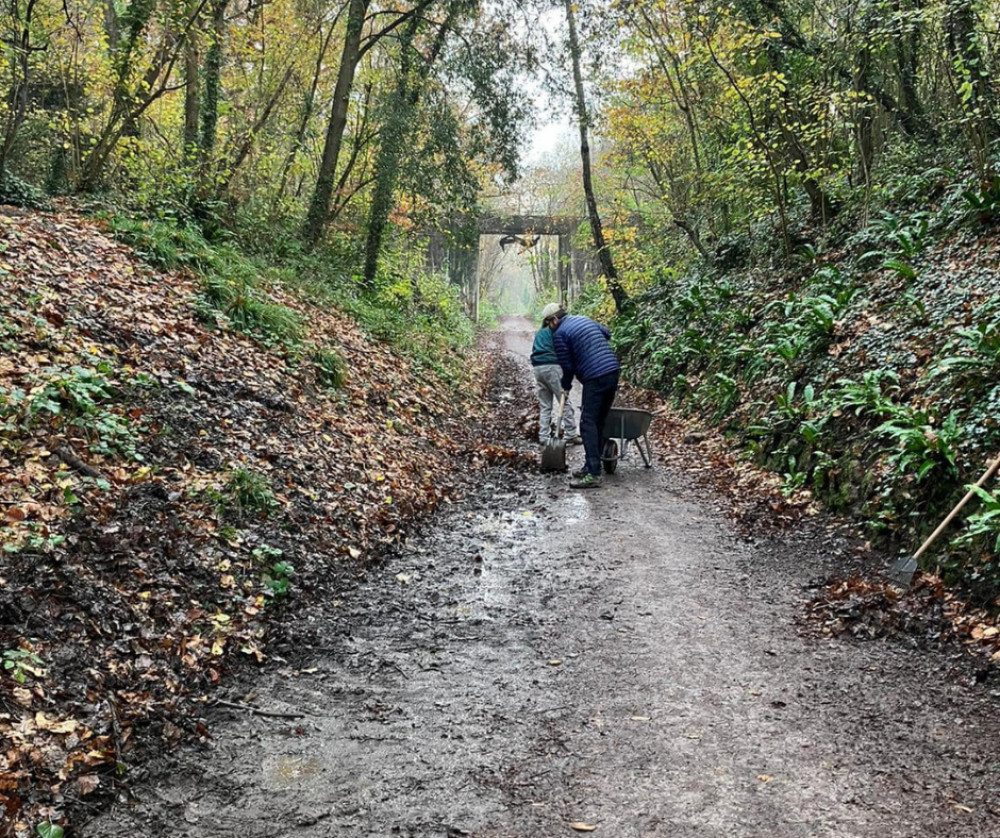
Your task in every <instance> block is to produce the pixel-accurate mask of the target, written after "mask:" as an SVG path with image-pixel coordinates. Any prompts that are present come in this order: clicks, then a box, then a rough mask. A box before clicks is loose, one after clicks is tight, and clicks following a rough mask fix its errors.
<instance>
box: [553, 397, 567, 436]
mask: <svg viewBox="0 0 1000 838" xmlns="http://www.w3.org/2000/svg"><path fill="white" fill-rule="evenodd" d="M565 409H566V391H565V390H563V391H562V395H561V396H560V397H559V413H558V415H557V416H556V419H555V422H554V423H553V424H554V425H555V427H556V428H557V431H556V433H557V434H558V436H559V439H562V438H563V423H562V418H563V411H564V410H565Z"/></svg>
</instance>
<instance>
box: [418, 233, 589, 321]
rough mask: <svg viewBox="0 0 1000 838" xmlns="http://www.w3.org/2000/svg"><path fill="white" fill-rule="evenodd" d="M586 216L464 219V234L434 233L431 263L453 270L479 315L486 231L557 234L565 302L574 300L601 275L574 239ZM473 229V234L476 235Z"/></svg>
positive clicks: (455, 280)
mask: <svg viewBox="0 0 1000 838" xmlns="http://www.w3.org/2000/svg"><path fill="white" fill-rule="evenodd" d="M582 221H583V219H581V218H577V217H572V216H547V215H488V216H481V217H479V218H477V219H467V220H465V221H464V222H462V221H459V222H458V223H456V224H455V225H454V226H453V229H454V230H455V231H464V239H465V243H462V238H463V235H462V233H459V232H456V234H454V235H446V234H444V233H442V232H439V231H434V232H432V233H430V234H429V236H428V248H427V265H428V267H429V268H430V269H431V270H433V271H447V273H448V277H449V279H450V280H451V281H452V282H453V283H455V284H456V285H459V286H461V287H462V289H463V296H464V298H465V301H466V307H467V309H468V313H469V315H470V316H471V317H472V318H473V319H475V320H478V319H479V293H480V277H479V251H480V244H481V241H482V238H483V237H484V236H497V237H500V238H502V237H504V236H518V237H522V238H523V237H524V236H526V235H531V236H556V237H557V239H558V259H557V260H556V270H557V272H558V276H557V280H558V287H559V301H560V302H561V303H563V304H564V305H565V304H568V303H570V302H571V301H572V300H574V299H575V298H576V297H577V295H579V293H580V291H581V290H582V288H583V286H584V285H585V283H586V282H587V280H589V279H591V278H592V277H594V276H596V275H597V272H598V270H597V264H596V259H594V255H593V253H592V252H591V251H590V250H581V249H580V248H578V247H575V246H574V244H573V239H574V236H575V233H576V231H577V230H578V229H579V227H580V224H581V222H582ZM470 233H471V235H470Z"/></svg>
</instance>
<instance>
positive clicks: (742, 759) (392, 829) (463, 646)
mask: <svg viewBox="0 0 1000 838" xmlns="http://www.w3.org/2000/svg"><path fill="white" fill-rule="evenodd" d="M527 329H530V326H529V324H527V323H518V322H514V323H508V324H507V333H506V334H505V339H506V341H507V345H508V347H509V348H511V349H513V350H515V351H518V352H523V348H524V343H525V340H527V339H529V338H530V332H527V333H522V331H523V330H527ZM524 374H525V376H527V375H528V373H527V371H526V370H525V373H524ZM573 457H574V458H575V459H580V458H582V452H579V451H575V452H573ZM605 484H606V485H605V486H604V487H603V488H602V489H601V490H599V491H590V492H578V493H574V492H572V491H571V490H569V489H568V488H567V487H566V479H565V478H564V477H562V476H558V477H545V476H541V475H520V476H517V477H513V476H511V475H510V474H509V473H501V472H497V473H494V474H493V475H492V476H491V477H489V478H487V480H486V482H485V484H484V485H483V486H482V490H481V493H480V495H479V497H478V498H476V499H473V501H472V502H471V503H470V504H468V505H466V506H465V507H464V508H461V509H455V510H453V511H452V512H450V513H449V514H446V515H444V516H441V517H440V519H439V521H438V523H437V524H436V525H435V526H434V528H433V529H432V530H431V531H429V532H427V533H426V534H425V535H423V536H422V537H420V538H418V539H413V540H412V541H411V543H410V544H409V545H408V547H407V549H406V550H405V551H404V552H403V553H401V554H400V555H398V556H396V557H394V558H392V559H391V560H389V561H388V562H387V563H386V564H385V565H384V566H383V567H381V568H375V569H374V570H373V572H372V573H371V574H370V576H369V577H368V578H367V579H362V580H359V581H358V583H357V585H356V586H355V587H353V588H351V589H349V590H343V591H341V592H339V593H338V594H337V598H336V599H331V600H329V601H326V602H324V603H323V604H322V606H315V607H313V608H312V609H311V610H306V611H304V612H303V613H301V614H300V615H299V616H298V621H297V624H296V625H297V626H298V628H297V629H296V632H297V633H296V634H294V635H292V638H291V642H290V643H289V646H288V649H287V651H286V653H285V654H286V657H287V659H288V663H287V664H286V665H284V666H278V667H275V669H274V671H272V672H271V673H270V674H268V675H266V676H265V677H264V678H263V679H258V680H257V682H256V683H255V684H254V685H253V687H252V695H245V696H244V698H245V699H246V700H247V701H248V702H249V703H252V704H253V705H254V706H255V707H258V708H263V709H266V710H268V711H273V712H282V713H297V714H302V717H301V718H296V719H292V718H278V717H270V716H261V715H255V714H249V713H247V712H244V711H242V710H234V709H232V708H218V709H215V710H213V711H211V713H212V714H213V715H211V716H210V722H211V725H210V727H211V730H212V740H211V743H210V744H209V746H207V747H205V748H201V749H192V750H187V751H182V752H181V753H179V754H175V755H173V756H168V757H164V758H163V759H162V761H161V762H160V763H159V764H157V765H154V766H151V767H150V776H149V779H148V781H147V782H145V783H140V784H139V785H138V788H137V792H138V794H137V798H138V799H137V801H133V802H131V803H127V804H122V805H120V806H119V807H118V808H116V809H115V810H113V811H112V812H110V813H108V814H106V815H104V816H102V817H100V818H98V819H96V820H94V821H93V822H91V823H90V824H89V825H87V826H86V827H85V828H84V829H83V830H82V834H83V835H85V836H92V837H93V838H97V837H98V836H100V838H111V836H122V837H123V838H124V836H134V835H139V834H141V835H146V836H191V837H192V838H194V836H213V835H229V834H231V835H239V836H261V838H263V836H268V838H275V837H276V836H288V838H291V836H295V838H312V836H317V838H318V836H333V835H338V836H339V835H344V836H383V837H384V836H393V835H399V836H412V837H413V838H418V837H419V838H424V837H425V836H427V838H429V837H430V836H442V837H443V836H465V835H469V836H476V837H477V838H501V836H502V837H503V838H535V837H536V836H541V837H542V838H544V837H545V836H558V835H571V834H575V833H574V831H573V829H572V827H571V826H570V824H571V823H572V822H585V823H587V824H591V825H594V826H596V827H597V829H596V831H595V833H594V834H596V835H606V836H614V838H629V837H630V836H636V838H638V836H643V837H644V838H645V836H671V838H686V837H687V836H692V837H693V836H699V838H703V837H704V838H707V837H708V836H718V838H723V837H724V838H742V836H747V838H749V836H760V838H764V836H767V838H792V836H796V837H798V836H801V838H824V837H825V836H829V838H853V837H854V836H858V837H859V838H860V836H866V837H867V836H871V838H875V837H876V836H878V838H892V837H893V836H898V838H924V837H925V836H926V838H932V836H933V838H949V837H950V836H954V838H959V836H961V838H975V836H983V837H984V838H985V836H996V835H998V834H1000V758H998V756H1000V721H998V716H1000V713H997V709H998V703H997V694H996V693H995V692H993V693H991V685H990V683H989V680H987V682H986V684H977V683H976V682H975V679H973V678H971V677H970V667H969V666H968V665H967V663H966V662H965V661H964V660H963V659H962V658H961V656H960V655H957V654H955V653H951V654H949V653H941V652H933V651H930V652H929V651H925V650H919V651H918V650H916V649H914V648H910V647H909V646H907V645H905V644H903V643H900V642H868V643H861V642H855V641H850V640H843V639H841V640H815V639H809V638H806V637H803V636H802V635H801V634H800V633H799V632H798V630H797V628H796V618H797V614H798V613H799V610H800V608H801V603H802V601H803V600H804V599H805V598H806V597H807V593H806V592H805V590H804V589H805V588H807V587H808V586H809V583H810V581H811V580H814V579H816V578H817V577H822V576H824V575H827V574H829V573H831V572H833V571H834V569H835V566H834V562H835V558H834V556H833V554H834V551H835V547H836V545H835V544H831V543H830V541H829V540H828V536H827V535H826V534H825V533H821V532H820V531H819V530H818V529H817V530H816V531H815V532H812V531H810V530H809V529H805V530H803V531H800V532H798V533H795V534H792V535H786V536H785V537H783V538H782V539H781V541H780V542H778V541H775V542H771V543H766V544H758V545H754V546H748V545H746V544H740V543H738V542H736V541H735V539H734V538H733V537H732V536H731V535H730V534H729V529H728V526H727V524H726V523H725V522H724V521H723V520H721V519H720V518H719V517H718V516H717V515H716V514H715V513H714V512H712V511H711V508H710V506H708V507H706V506H705V505H703V504H702V503H700V502H699V498H698V497H697V496H696V493H695V491H694V489H693V488H692V486H691V484H690V483H689V481H687V480H686V479H685V478H684V477H683V476H682V475H679V474H675V473H670V472H666V471H664V470H663V469H662V468H659V467H658V468H654V469H652V470H648V471H647V470H645V469H643V468H642V467H641V465H640V464H638V463H637V462H636V461H634V460H633V461H632V462H625V463H623V464H622V467H621V468H620V469H619V471H618V474H616V475H614V476H613V477H610V478H605ZM246 689H247V690H250V687H249V686H248V687H247V688H246ZM993 689H995V687H993Z"/></svg>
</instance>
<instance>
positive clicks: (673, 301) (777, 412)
mask: <svg viewBox="0 0 1000 838" xmlns="http://www.w3.org/2000/svg"><path fill="white" fill-rule="evenodd" d="M932 174H933V177H932V176H931V175H930V174H929V175H927V177H926V178H924V180H923V181H921V182H920V183H917V184H916V186H914V187H913V188H914V190H916V192H914V193H912V194H915V195H917V196H918V198H919V197H922V196H920V190H924V191H928V194H930V193H929V190H931V187H932V186H933V189H934V190H935V191H934V192H933V194H934V195H935V196H936V199H935V201H933V202H927V201H922V200H921V201H919V203H917V204H916V205H915V204H914V203H913V202H910V203H907V202H905V201H903V200H901V197H900V194H899V193H896V192H892V193H891V194H890V191H889V190H887V191H886V193H885V195H884V196H883V199H884V203H883V205H882V206H881V207H880V208H879V209H878V210H877V211H875V212H872V213H871V214H870V223H868V224H860V225H858V224H850V223H848V222H847V221H846V220H845V221H843V222H841V225H840V227H839V228H838V229H836V230H834V229H830V230H827V231H816V230H807V231H806V232H807V233H808V234H809V238H810V239H811V240H810V241H809V242H808V243H807V244H805V245H802V246H800V247H799V248H798V249H797V251H796V253H795V254H794V255H793V256H792V257H790V258H788V259H787V260H784V261H783V262H781V261H779V262H773V261H772V264H769V265H767V266H766V267H764V266H763V265H762V264H761V263H760V262H759V261H751V262H748V263H746V264H744V265H743V266H742V267H738V268H736V269H733V268H730V267H727V265H726V263H725V262H724V261H722V260H717V261H715V262H712V263H709V262H708V261H705V260H701V261H699V262H696V263H693V264H692V265H691V266H690V268H689V269H688V270H687V271H686V272H685V271H679V272H677V273H676V274H673V275H671V274H668V273H667V272H664V279H663V280H662V281H659V282H656V283H654V284H652V286H651V287H649V288H648V289H647V290H646V291H645V292H643V293H642V294H640V295H638V296H637V297H636V298H635V299H634V303H635V305H634V306H633V307H632V308H631V310H630V311H628V312H627V313H625V314H624V315H622V316H620V317H618V318H617V320H616V323H615V328H614V330H613V331H614V336H615V342H616V346H617V348H618V350H619V352H620V353H621V354H622V356H623V357H624V358H625V359H626V363H627V366H628V368H629V370H630V373H631V375H632V377H633V379H634V380H636V381H637V383H639V384H642V385H644V386H647V387H650V388H653V389H656V390H658V391H660V392H662V393H664V394H666V395H667V396H668V397H669V398H671V399H672V400H673V402H674V404H675V405H677V406H678V407H679V408H681V409H682V410H684V411H686V412H688V413H690V414H693V415H697V416H698V417H700V418H701V419H702V420H703V421H706V422H709V423H712V424H716V425H718V426H719V427H720V428H721V429H722V430H723V431H724V432H725V433H727V434H728V435H730V436H731V437H732V438H733V440H734V442H735V443H736V444H737V445H738V446H741V447H742V449H743V450H744V452H745V456H747V457H748V458H750V459H752V460H753V461H755V462H757V463H758V464H761V465H763V466H765V467H767V468H769V469H771V470H773V471H775V472H777V473H778V474H779V475H781V476H782V478H783V485H784V488H785V491H787V492H789V493H790V492H794V491H798V490H801V489H808V490H810V491H812V492H813V494H814V495H815V496H817V497H818V498H820V499H821V500H822V501H824V502H825V503H826V504H827V505H828V506H829V507H830V508H833V509H835V510H840V511H845V512H848V513H850V514H852V515H854V516H856V517H858V518H859V519H860V520H862V521H864V522H865V524H866V525H867V527H868V529H869V531H870V533H871V534H872V535H873V536H875V537H876V538H877V539H878V540H879V541H880V542H881V543H882V544H883V546H886V547H888V548H890V549H900V550H901V551H906V552H911V553H912V551H913V548H914V547H915V546H916V545H917V544H918V543H919V542H920V540H921V538H922V536H924V535H926V534H927V533H929V531H930V530H931V529H933V527H934V526H935V525H936V524H937V523H938V521H939V520H940V519H941V518H943V516H944V514H945V513H946V512H947V511H948V510H949V509H950V508H951V507H952V506H953V505H954V504H955V503H956V502H957V500H958V499H959V498H960V497H961V496H962V495H963V494H964V493H965V491H966V484H969V483H972V482H974V480H975V479H976V477H978V476H979V474H980V473H981V472H982V471H983V470H985V468H986V465H987V463H988V461H989V460H990V458H991V457H993V456H996V453H997V452H998V451H1000V412H998V409H1000V273H998V271H997V268H996V253H997V240H996V232H995V229H994V228H993V227H992V224H993V223H994V221H995V216H993V215H991V214H990V211H991V207H992V204H990V203H989V201H990V200H991V199H990V195H989V194H980V192H975V191H972V190H970V189H969V187H968V185H967V183H966V182H964V181H962V180H961V179H959V178H958V177H957V176H954V173H950V175H951V180H948V176H949V173H942V172H941V171H939V170H935V172H934V173H932ZM921 184H923V185H921ZM942 184H944V185H942ZM904 191H905V190H904ZM987 191H988V190H987ZM845 215H850V213H849V212H845ZM984 220H985V221H987V222H988V224H984V223H983V222H984ZM772 235H773V234H772ZM763 238H764V240H766V234H765V235H764V236H763ZM772 244H773V240H772ZM750 248H751V249H758V250H759V249H760V242H759V241H758V242H757V244H751V245H750ZM998 509H1000V502H998V500H997V497H996V493H995V491H994V492H991V491H987V490H986V489H984V490H983V491H981V492H979V495H978V505H977V506H971V507H969V508H968V510H967V515H966V518H965V523H964V524H963V525H960V524H958V523H956V524H954V525H953V530H952V531H951V532H950V533H949V535H950V539H949V538H945V539H942V540H941V545H940V547H944V548H945V549H943V550H942V549H940V547H939V549H938V550H937V551H936V552H934V553H933V554H932V555H933V559H932V560H933V561H934V562H935V563H937V565H938V566H939V567H940V568H941V570H942V571H943V572H944V573H945V575H946V577H947V578H948V579H949V580H951V581H958V582H963V583H966V584H968V585H971V586H972V587H973V588H974V590H975V592H977V593H979V594H981V595H982V597H983V599H984V600H986V599H994V598H996V597H997V595H998V594H1000V561H998V560H997V551H998V549H1000V513H998Z"/></svg>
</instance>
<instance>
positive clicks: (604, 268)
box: [564, 0, 628, 314]
mask: <svg viewBox="0 0 1000 838" xmlns="http://www.w3.org/2000/svg"><path fill="white" fill-rule="evenodd" d="M564 3H565V6H566V23H567V25H568V27H569V54H570V60H571V61H572V62H573V84H574V87H575V89H576V113H577V121H578V122H579V125H580V161H581V164H582V168H583V193H584V196H585V197H586V201H587V215H588V216H589V218H590V232H591V234H592V236H593V238H594V248H595V249H596V250H597V257H598V259H599V260H600V264H601V272H602V273H603V274H604V279H605V281H606V282H607V283H608V290H609V291H610V292H611V297H612V299H614V301H615V310H616V311H617V312H618V313H619V314H621V313H622V312H623V311H625V309H626V308H627V307H628V295H627V294H626V293H625V289H624V288H622V285H621V282H620V281H619V279H618V272H617V271H616V270H615V265H614V261H613V260H612V258H611V248H610V247H608V243H607V241H605V239H604V228H603V226H602V225H601V216H600V213H599V212H598V211H597V199H596V198H595V197H594V181H593V177H592V175H591V162H590V141H589V139H588V128H589V125H590V118H589V116H588V115H587V100H586V97H585V96H584V92H583V74H582V73H581V72H580V40H579V38H578V37H577V34H576V18H575V16H574V14H573V0H564Z"/></svg>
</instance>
